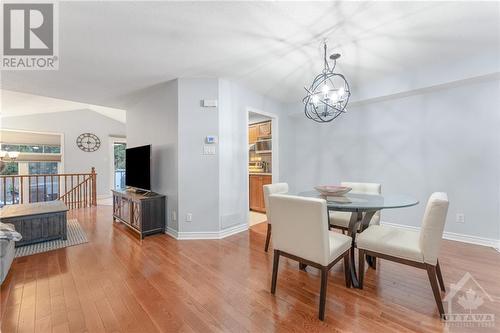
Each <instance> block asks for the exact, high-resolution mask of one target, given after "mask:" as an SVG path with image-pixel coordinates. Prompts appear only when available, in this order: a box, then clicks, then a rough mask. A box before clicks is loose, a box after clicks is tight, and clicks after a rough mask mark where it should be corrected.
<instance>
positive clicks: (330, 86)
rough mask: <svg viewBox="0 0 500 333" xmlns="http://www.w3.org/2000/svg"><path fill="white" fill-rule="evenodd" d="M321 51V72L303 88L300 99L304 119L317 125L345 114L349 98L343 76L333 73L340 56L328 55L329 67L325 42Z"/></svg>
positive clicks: (348, 91) (347, 84) (348, 90)
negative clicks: (322, 51)
mask: <svg viewBox="0 0 500 333" xmlns="http://www.w3.org/2000/svg"><path fill="white" fill-rule="evenodd" d="M323 50H324V53H323V58H324V68H323V71H322V72H321V73H320V74H318V75H317V76H316V77H315V78H314V80H313V82H312V84H311V85H310V86H309V87H304V89H305V90H306V92H307V95H306V97H304V99H302V102H303V103H304V113H305V115H306V117H307V118H309V119H312V120H314V121H316V122H318V123H328V122H331V121H332V120H334V119H335V118H337V117H338V116H340V115H341V114H342V113H344V112H346V107H347V103H348V102H349V97H350V96H351V91H350V89H349V83H347V80H346V79H345V77H344V75H342V74H339V73H334V72H333V71H334V69H335V66H336V65H337V59H338V58H340V54H338V53H334V54H332V55H330V60H333V64H332V65H330V64H329V63H328V59H327V57H326V54H327V45H326V41H325V42H324V43H323Z"/></svg>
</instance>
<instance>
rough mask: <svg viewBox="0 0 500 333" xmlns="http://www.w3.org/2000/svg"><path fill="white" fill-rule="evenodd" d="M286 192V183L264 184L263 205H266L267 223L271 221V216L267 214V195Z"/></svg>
mask: <svg viewBox="0 0 500 333" xmlns="http://www.w3.org/2000/svg"><path fill="white" fill-rule="evenodd" d="M284 193H288V184H287V183H276V184H268V185H264V205H265V207H266V215H267V223H271V218H270V216H271V215H270V214H269V196H270V195H271V194H284Z"/></svg>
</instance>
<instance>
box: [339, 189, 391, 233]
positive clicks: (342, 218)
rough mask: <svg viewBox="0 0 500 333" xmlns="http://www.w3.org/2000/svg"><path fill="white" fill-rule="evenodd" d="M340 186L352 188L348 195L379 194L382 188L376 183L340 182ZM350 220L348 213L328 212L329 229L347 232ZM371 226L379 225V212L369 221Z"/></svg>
mask: <svg viewBox="0 0 500 333" xmlns="http://www.w3.org/2000/svg"><path fill="white" fill-rule="evenodd" d="M340 185H342V186H347V187H350V188H352V190H351V192H350V193H363V194H381V193H382V186H381V185H380V184H376V183H354V182H341V183H340ZM350 220H351V213H349V212H330V227H332V228H337V229H341V230H342V231H347V230H348V227H349V221H350ZM372 224H380V211H378V212H376V213H375V214H374V215H373V217H372V219H371V221H370V225H372Z"/></svg>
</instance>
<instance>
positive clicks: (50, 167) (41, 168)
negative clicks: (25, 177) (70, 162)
mask: <svg viewBox="0 0 500 333" xmlns="http://www.w3.org/2000/svg"><path fill="white" fill-rule="evenodd" d="M57 165H58V163H57V162H29V163H28V174H30V175H55V174H57Z"/></svg>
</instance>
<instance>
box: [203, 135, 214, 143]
mask: <svg viewBox="0 0 500 333" xmlns="http://www.w3.org/2000/svg"><path fill="white" fill-rule="evenodd" d="M205 143H217V137H216V136H213V135H207V137H206V138H205Z"/></svg>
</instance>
